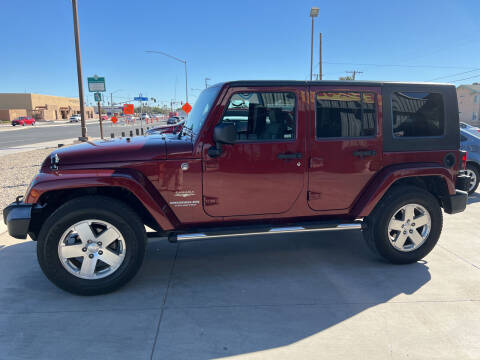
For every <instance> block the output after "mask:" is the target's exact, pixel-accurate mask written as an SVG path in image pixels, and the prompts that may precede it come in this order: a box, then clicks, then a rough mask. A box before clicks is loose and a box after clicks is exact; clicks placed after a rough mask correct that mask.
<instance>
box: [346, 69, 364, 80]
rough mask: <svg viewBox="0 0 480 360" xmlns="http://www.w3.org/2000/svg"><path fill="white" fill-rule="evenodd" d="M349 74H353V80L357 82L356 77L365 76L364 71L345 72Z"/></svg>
mask: <svg viewBox="0 0 480 360" xmlns="http://www.w3.org/2000/svg"><path fill="white" fill-rule="evenodd" d="M345 72H346V73H347V74H352V79H353V80H355V75H357V74H363V71H358V70H353V71H345Z"/></svg>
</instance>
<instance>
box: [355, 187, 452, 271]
mask: <svg viewBox="0 0 480 360" xmlns="http://www.w3.org/2000/svg"><path fill="white" fill-rule="evenodd" d="M365 221H366V229H365V230H364V237H365V241H366V242H367V245H368V246H369V248H370V249H371V250H373V252H374V253H376V254H378V255H380V256H381V257H383V258H384V259H386V260H388V261H389V262H392V263H395V264H408V263H413V262H416V261H418V260H420V259H422V258H423V257H425V256H426V255H427V254H428V253H429V252H430V251H432V249H433V248H434V246H435V244H436V243H437V241H438V239H439V237H440V233H441V231H442V225H443V216H442V209H441V208H440V204H439V202H438V200H437V199H436V198H435V197H434V196H433V195H432V194H431V193H429V192H428V191H426V190H423V189H421V188H419V187H416V186H397V187H394V188H393V189H391V190H389V191H388V193H387V194H386V195H385V196H384V197H383V198H382V200H381V201H380V202H379V203H378V205H377V206H376V208H375V209H374V210H373V211H372V213H371V214H370V215H369V216H368V217H367V218H366V219H365Z"/></svg>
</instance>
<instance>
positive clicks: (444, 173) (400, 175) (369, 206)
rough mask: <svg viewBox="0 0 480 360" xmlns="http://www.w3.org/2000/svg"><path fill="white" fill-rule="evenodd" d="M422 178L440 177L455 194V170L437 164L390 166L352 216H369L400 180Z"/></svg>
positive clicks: (375, 181) (374, 182)
mask: <svg viewBox="0 0 480 360" xmlns="http://www.w3.org/2000/svg"><path fill="white" fill-rule="evenodd" d="M422 176H439V177H441V178H442V179H444V180H445V182H446V184H447V188H448V193H449V194H450V195H454V194H455V174H454V172H453V170H450V169H447V168H445V167H441V166H438V165H437V164H429V163H417V164H409V165H408V166H407V167H405V165H394V166H389V167H387V168H385V169H383V170H382V171H380V172H379V173H378V174H377V176H375V178H374V179H373V180H372V181H371V182H370V183H369V184H368V185H367V187H366V188H365V189H364V190H363V191H362V195H361V196H360V197H359V199H358V200H357V201H356V203H355V205H354V206H353V208H352V211H351V215H352V216H353V217H355V218H360V217H365V216H368V215H369V214H370V213H371V212H372V210H373V209H374V208H375V206H376V205H377V204H378V202H379V201H380V200H381V199H382V197H383V196H384V195H385V193H386V192H387V191H388V190H389V189H390V188H391V187H392V186H393V185H394V184H395V182H397V181H398V180H400V179H404V178H414V177H422Z"/></svg>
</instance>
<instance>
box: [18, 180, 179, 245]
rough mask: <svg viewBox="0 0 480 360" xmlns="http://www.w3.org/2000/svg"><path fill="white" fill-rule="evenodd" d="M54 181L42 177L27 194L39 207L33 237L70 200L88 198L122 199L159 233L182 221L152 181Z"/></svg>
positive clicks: (31, 230)
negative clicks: (100, 196)
mask: <svg viewBox="0 0 480 360" xmlns="http://www.w3.org/2000/svg"><path fill="white" fill-rule="evenodd" d="M96 175H97V176H95V175H94V176H92V177H86V176H85V174H83V175H82V176H80V177H78V178H77V177H75V176H74V175H73V176H71V174H69V175H67V176H65V178H63V179H62V178H58V177H55V178H51V177H52V176H54V175H52V174H44V175H42V174H41V175H40V176H39V178H36V179H35V180H34V182H33V183H32V186H31V188H30V189H29V191H28V192H27V196H26V202H27V203H31V204H35V206H34V210H33V211H32V221H31V225H30V229H29V233H30V232H31V233H32V234H31V235H30V236H31V237H32V238H33V237H34V236H35V234H38V231H39V229H40V228H41V226H42V224H43V222H44V221H45V220H46V219H47V218H48V216H49V215H50V214H51V213H53V211H55V209H57V208H58V207H59V206H60V205H62V204H64V203H65V202H66V201H69V200H72V199H74V198H78V197H81V196H86V195H103V196H108V197H111V198H114V199H117V200H120V201H122V202H124V203H125V204H127V205H128V206H130V207H131V208H132V209H133V210H134V211H135V212H136V213H137V214H138V215H139V216H140V218H141V220H142V221H143V222H144V224H145V225H147V226H148V227H150V228H152V229H154V230H156V231H166V230H170V229H173V228H174V224H176V222H178V219H177V218H176V217H175V215H174V214H173V212H172V211H171V210H170V208H169V207H168V205H167V203H166V202H165V200H164V199H163V197H162V196H161V195H160V193H158V191H157V190H156V189H155V188H154V187H153V185H152V184H151V183H150V182H149V181H148V179H145V178H142V179H135V178H134V177H132V176H127V175H125V174H124V175H120V174H115V175H114V176H112V174H111V175H110V176H108V177H107V176H105V177H103V176H98V175H99V174H98V173H97V174H96Z"/></svg>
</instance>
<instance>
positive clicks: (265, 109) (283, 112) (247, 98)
mask: <svg viewBox="0 0 480 360" xmlns="http://www.w3.org/2000/svg"><path fill="white" fill-rule="evenodd" d="M222 122H230V123H233V124H234V125H235V128H236V129H237V137H238V140H239V141H242V140H243V141H245V140H246V141H259V140H292V139H295V130H296V96H295V93H293V92H245V93H235V94H233V95H232V97H231V98H230V101H229V103H228V107H227V109H226V110H225V113H224V114H223V117H222Z"/></svg>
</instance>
